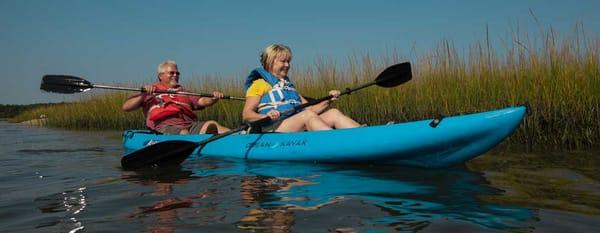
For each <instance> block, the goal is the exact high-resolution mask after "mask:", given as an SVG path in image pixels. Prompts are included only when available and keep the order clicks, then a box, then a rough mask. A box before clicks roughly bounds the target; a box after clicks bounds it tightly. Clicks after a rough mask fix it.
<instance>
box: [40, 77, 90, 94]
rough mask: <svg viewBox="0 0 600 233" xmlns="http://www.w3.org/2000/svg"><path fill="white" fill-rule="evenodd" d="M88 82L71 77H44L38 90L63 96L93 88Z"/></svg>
mask: <svg viewBox="0 0 600 233" xmlns="http://www.w3.org/2000/svg"><path fill="white" fill-rule="evenodd" d="M93 87H94V85H92V84H91V83H90V82H89V81H87V80H85V79H82V78H79V77H75V76H71V75H44V77H42V84H41V85H40V89H42V90H44V91H48V92H56V93H63V94H71V93H80V92H84V91H87V90H89V89H91V88H93Z"/></svg>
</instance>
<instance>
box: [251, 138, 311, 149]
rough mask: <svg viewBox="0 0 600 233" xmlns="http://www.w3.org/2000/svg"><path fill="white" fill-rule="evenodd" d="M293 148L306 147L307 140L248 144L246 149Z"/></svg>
mask: <svg viewBox="0 0 600 233" xmlns="http://www.w3.org/2000/svg"><path fill="white" fill-rule="evenodd" d="M292 146H306V140H291V141H281V142H252V143H248V144H246V148H266V147H271V148H276V147H292Z"/></svg>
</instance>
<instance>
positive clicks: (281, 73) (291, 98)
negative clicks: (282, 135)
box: [242, 44, 360, 132]
mask: <svg viewBox="0 0 600 233" xmlns="http://www.w3.org/2000/svg"><path fill="white" fill-rule="evenodd" d="M291 60H292V51H291V50H290V48H288V47H287V46H285V45H281V44H273V45H270V46H268V47H266V48H265V49H264V50H263V52H262V54H261V55H260V62H261V64H262V67H260V68H257V69H254V70H253V71H252V72H250V75H249V76H248V78H247V79H246V82H245V84H244V89H245V91H246V103H245V105H244V109H243V112H242V116H243V119H244V121H246V122H253V121H256V120H260V119H262V118H265V117H269V118H270V119H271V121H270V122H269V124H268V125H266V126H270V127H271V128H272V129H274V131H275V132H298V131H304V130H309V131H315V130H330V129H334V128H335V129H343V128H354V127H359V126H360V124H359V123H357V122H356V121H354V120H353V119H351V118H349V117H347V116H346V115H344V114H343V113H342V112H340V111H339V110H337V109H335V108H330V109H327V107H328V106H329V102H330V101H329V100H327V101H323V102H321V103H318V104H316V105H313V106H311V107H307V108H305V109H304V110H300V111H301V112H298V113H296V114H294V113H295V112H294V111H293V108H294V107H295V106H298V105H301V104H304V103H307V102H308V101H307V100H306V99H305V98H304V97H302V95H300V94H299V93H298V91H297V90H296V88H295V86H294V84H292V82H291V81H290V79H289V78H288V72H289V70H290V62H291ZM329 95H331V96H333V97H334V98H332V99H331V101H333V100H335V98H337V97H338V96H339V95H340V91H338V90H331V91H330V92H329Z"/></svg>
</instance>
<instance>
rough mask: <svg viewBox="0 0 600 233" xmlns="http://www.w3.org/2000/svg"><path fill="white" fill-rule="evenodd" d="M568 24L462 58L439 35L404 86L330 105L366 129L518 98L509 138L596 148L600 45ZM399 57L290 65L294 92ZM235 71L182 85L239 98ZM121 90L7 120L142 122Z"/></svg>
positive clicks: (329, 84)
mask: <svg viewBox="0 0 600 233" xmlns="http://www.w3.org/2000/svg"><path fill="white" fill-rule="evenodd" d="M577 28H578V27H576V30H575V32H574V33H573V35H572V36H571V37H568V38H564V39H558V36H557V35H555V33H553V32H552V30H550V32H549V33H546V34H545V35H543V36H541V38H540V39H539V40H529V39H522V38H521V37H524V38H529V37H528V36H520V35H517V34H518V33H513V34H515V35H514V36H513V38H509V39H508V40H506V41H512V42H509V43H507V44H508V45H505V46H506V49H504V50H502V51H501V52H498V51H499V50H497V49H495V48H493V47H491V46H490V44H491V43H490V42H489V40H486V41H484V42H475V43H473V44H472V46H471V48H470V49H469V50H468V52H467V54H461V53H459V52H457V50H456V49H455V48H454V46H453V45H452V43H451V42H450V41H441V42H440V43H439V45H438V46H437V47H436V48H435V49H433V51H432V52H431V53H429V54H425V55H424V56H421V57H420V58H418V59H414V61H412V63H413V73H414V78H413V80H412V81H411V82H409V83H407V84H404V85H402V86H400V87H397V88H391V89H386V88H380V87H371V88H368V89H364V90H361V91H359V92H356V93H353V94H352V95H350V96H346V97H342V98H340V100H339V101H336V102H335V103H334V106H335V107H337V108H340V109H341V110H342V111H344V112H346V113H347V114H348V115H350V116H352V117H353V118H356V119H357V120H358V121H360V122H363V123H367V124H371V125H373V124H380V123H384V122H387V121H390V120H396V121H410V120H416V119H423V118H431V117H433V116H435V115H438V114H442V115H456V114H461V113H470V112H477V111H487V110H491V109H495V108H501V107H505V106H510V105H520V104H527V105H528V106H529V114H528V116H527V118H526V119H525V121H524V122H523V124H522V125H521V126H520V128H519V129H518V130H517V132H516V133H515V134H514V135H513V136H512V137H511V138H510V139H509V141H508V142H509V144H516V145H525V146H526V147H527V148H536V147H539V148H544V149H552V148H555V149H576V148H589V147H596V146H598V145H599V143H600V132H599V129H600V121H598V119H597V118H598V116H600V63H599V58H600V57H599V55H600V53H599V50H600V46H599V44H600V41H598V40H590V39H586V38H585V36H584V35H583V33H581V32H579V31H578V30H577ZM405 60H406V59H401V58H400V56H399V55H397V54H396V53H393V54H391V55H384V56H381V58H377V59H373V58H371V57H370V56H369V55H365V56H362V57H351V58H350V59H349V61H348V64H347V65H346V66H344V68H340V66H338V65H336V63H335V61H328V60H326V59H319V60H317V62H315V64H314V65H312V66H308V67H294V70H293V73H292V75H291V77H292V78H293V80H294V81H295V82H296V84H297V86H298V87H299V88H300V92H301V93H303V94H305V95H307V96H311V97H321V96H323V95H324V94H326V93H327V90H330V89H343V88H346V87H354V86H357V85H359V84H363V83H366V82H369V81H371V80H373V78H374V77H376V75H377V74H378V72H380V71H381V70H382V69H383V68H385V67H386V66H388V65H391V64H394V63H398V62H400V61H405ZM244 77H245V76H244V75H239V76H237V77H214V76H211V77H192V78H191V79H192V80H195V83H188V86H191V87H192V89H193V90H197V91H204V92H206V91H210V90H213V89H215V88H218V89H219V90H221V91H222V92H224V93H226V94H228V95H234V96H243V94H242V88H241V86H242V83H243V79H244ZM232 80H233V81H232ZM127 95H128V94H127V93H114V92H113V93H109V94H101V95H96V96H93V97H90V98H89V99H86V100H83V101H81V102H78V103H70V104H63V105H57V106H51V107H40V108H36V109H32V110H29V111H27V112H24V113H23V114H21V115H19V116H18V117H16V119H18V120H27V119H31V118H36V117H37V116H39V115H40V114H45V115H46V116H48V118H49V120H48V122H47V124H48V125H49V126H52V127H61V128H70V129H117V130H122V129H127V128H144V125H143V116H142V114H141V112H135V113H124V112H122V111H121V104H122V102H123V100H124V99H125V98H126V96H127ZM242 106H243V103H242V102H239V101H227V100H224V101H221V102H220V103H219V104H218V105H216V106H215V107H212V108H209V109H207V110H205V111H201V112H198V115H199V116H200V118H201V119H216V120H218V121H220V122H222V123H223V124H225V125H227V126H230V127H236V126H238V125H239V124H240V123H241V116H240V115H241V109H242Z"/></svg>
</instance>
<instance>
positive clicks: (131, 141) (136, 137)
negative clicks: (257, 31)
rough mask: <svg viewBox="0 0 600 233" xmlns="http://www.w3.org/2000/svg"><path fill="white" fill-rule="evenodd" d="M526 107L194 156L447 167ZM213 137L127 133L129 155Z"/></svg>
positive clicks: (227, 144) (231, 146) (230, 141)
mask: <svg viewBox="0 0 600 233" xmlns="http://www.w3.org/2000/svg"><path fill="white" fill-rule="evenodd" d="M525 112H526V108H525V107H524V106H517V107H508V108H504V109H499V110H495V111H488V112H481V113H474V114H467V115H460V116H451V117H445V118H438V119H429V120H421V121H414V122H405V123H398V124H390V125H378V126H369V127H361V128H353V129H338V130H328V131H311V132H298V133H261V134H241V133H239V134H233V135H230V136H227V137H224V138H221V139H219V140H216V141H213V142H210V143H208V144H207V145H205V146H204V147H200V148H199V149H196V150H195V151H194V152H193V155H192V156H191V157H194V156H210V157H222V158H239V159H244V160H263V161H299V162H315V163H374V164H403V165H412V166H419V167H448V166H453V165H456V164H461V163H464V162H465V161H468V160H470V159H472V158H474V157H476V156H478V155H481V154H483V153H485V152H486V151H488V150H490V149H492V148H494V147H495V146H496V145H498V144H499V143H500V142H502V140H504V139H505V138H506V137H508V136H510V135H511V134H512V133H513V131H514V130H515V129H516V128H517V127H518V126H519V124H520V122H521V121H522V119H523V117H524V115H525ZM210 136H211V135H207V134H199V135H159V134H154V133H152V132H150V131H147V130H128V131H125V132H124V134H123V146H124V148H125V150H126V151H127V152H132V151H136V150H139V149H141V148H143V147H145V146H147V145H151V144H155V143H158V142H163V141H170V140H186V141H193V142H199V141H202V140H204V139H207V138H209V137H210Z"/></svg>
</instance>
